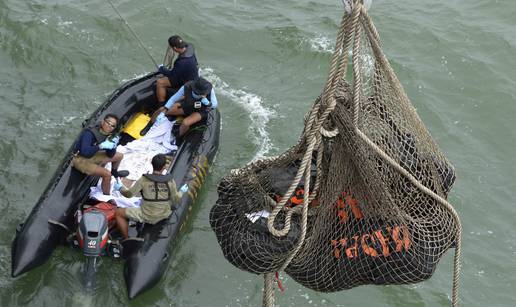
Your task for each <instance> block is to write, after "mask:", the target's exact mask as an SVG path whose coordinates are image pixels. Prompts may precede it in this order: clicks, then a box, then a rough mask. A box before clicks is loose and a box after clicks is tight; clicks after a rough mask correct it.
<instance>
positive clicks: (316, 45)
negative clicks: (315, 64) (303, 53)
mask: <svg viewBox="0 0 516 307" xmlns="http://www.w3.org/2000/svg"><path fill="white" fill-rule="evenodd" d="M310 47H311V48H312V50H313V51H317V52H324V53H333V49H334V48H335V43H334V42H333V40H331V39H329V38H328V37H326V36H323V35H319V36H317V37H314V38H312V39H310Z"/></svg>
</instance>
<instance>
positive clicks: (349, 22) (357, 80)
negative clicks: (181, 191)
mask: <svg viewBox="0 0 516 307" xmlns="http://www.w3.org/2000/svg"><path fill="white" fill-rule="evenodd" d="M361 2H362V1H361V0H354V2H353V10H352V14H351V16H348V15H346V14H344V16H343V18H342V21H341V27H340V29H339V33H338V35H337V41H336V45H335V50H334V53H333V56H332V60H331V64H330V71H329V74H328V79H327V82H326V85H325V88H324V92H323V95H322V99H320V100H317V101H316V102H315V103H314V105H313V107H312V110H311V111H310V112H309V116H308V120H307V121H306V123H305V130H304V135H303V136H302V137H301V138H300V143H301V142H303V141H305V142H306V144H305V145H307V149H306V151H305V153H304V155H303V159H302V162H301V165H300V167H299V169H298V172H297V174H296V176H295V178H294V180H293V181H292V184H291V186H290V187H289V189H288V190H287V192H286V193H285V194H284V195H283V197H282V199H281V200H280V202H279V203H276V202H274V200H272V199H269V203H270V204H271V206H273V210H272V213H271V215H270V216H269V219H268V224H267V226H268V229H269V231H270V232H271V234H273V235H274V236H278V237H281V236H285V235H287V234H288V232H289V230H290V226H291V218H292V215H293V214H294V213H296V212H299V211H300V209H301V210H302V217H301V234H300V237H299V240H298V242H297V243H296V246H295V248H294V249H293V251H292V252H291V254H290V255H289V257H288V258H287V260H286V261H285V262H284V263H283V265H282V267H281V269H280V270H284V269H285V268H286V267H287V266H288V265H289V264H290V262H291V261H292V259H293V258H294V257H295V255H296V254H297V253H298V251H299V250H300V249H301V247H302V246H303V244H304V240H305V238H306V227H307V220H308V208H309V204H310V203H311V201H312V200H313V199H314V198H315V197H316V195H317V193H318V188H319V182H320V175H321V165H322V149H323V148H322V146H321V136H325V137H334V136H336V135H337V134H338V129H334V130H333V131H328V130H326V129H325V128H324V127H322V125H323V123H324V122H325V120H326V119H327V117H328V115H329V114H330V113H331V112H332V111H333V110H334V108H335V105H336V101H335V98H334V97H335V90H336V86H337V83H338V80H339V78H343V77H345V75H346V70H347V64H348V63H347V59H348V56H347V54H348V50H349V49H350V47H351V42H352V41H353V42H354V44H353V56H352V61H353V63H358V61H359V48H360V27H359V26H358V23H359V22H360V17H361V16H362V17H364V18H363V19H362V22H363V24H364V26H365V27H366V28H368V30H369V32H367V35H368V36H369V39H370V41H372V42H373V44H372V45H373V46H372V47H373V48H376V49H377V50H379V49H380V46H379V35H378V32H377V30H376V28H375V27H374V24H373V22H372V20H371V18H370V16H369V15H368V13H367V11H366V9H365V8H364V7H363V5H362V3H361ZM349 26H351V29H352V31H354V33H352V32H351V33H352V34H351V35H345V33H346V31H345V29H346V28H347V27H349ZM353 38H354V40H353ZM379 54H381V55H382V56H381V62H382V63H383V62H386V61H387V60H386V58H385V56H384V55H383V53H382V52H379ZM339 59H340V62H339ZM387 63H388V62H387ZM384 66H386V67H387V68H388V69H389V77H391V78H394V79H395V81H396V82H393V84H396V85H397V84H399V81H398V80H397V78H396V75H395V74H394V72H393V71H392V68H391V67H390V66H389V65H384ZM361 75H362V74H361V71H360V67H359V65H353V77H354V83H353V125H354V126H355V132H356V133H357V135H358V136H359V137H360V138H361V139H362V140H363V141H364V142H365V143H366V144H367V145H368V146H369V147H371V148H372V149H373V150H374V151H375V152H376V153H378V155H379V156H380V157H381V158H382V159H384V160H385V161H386V162H387V163H388V164H389V165H391V166H392V167H393V168H394V169H396V170H397V171H398V172H399V173H400V174H401V175H403V176H404V177H406V178H407V179H408V180H409V181H410V182H411V183H412V184H414V185H415V186H416V187H418V188H419V189H420V190H421V191H423V192H424V193H425V194H426V195H428V196H430V197H432V198H433V199H434V200H436V201H437V202H438V203H439V204H441V205H442V206H443V207H444V208H445V209H446V210H448V211H449V212H450V213H451V215H452V216H453V218H454V220H455V223H456V224H457V230H456V240H457V242H456V249H455V257H454V278H453V289H452V306H457V302H458V287H459V277H460V254H461V233H462V225H461V223H460V219H459V216H458V214H457V212H456V211H455V209H454V208H453V207H452V206H451V204H449V203H448V202H447V201H446V200H445V199H443V198H442V197H440V196H439V195H437V194H436V193H434V192H433V191H431V190H430V189H428V188H427V187H425V186H424V185H422V184H421V183H420V182H419V181H418V180H417V179H416V178H414V177H413V176H412V175H411V174H410V173H409V172H408V171H407V170H405V169H404V168H403V167H401V166H400V165H399V164H398V163H397V162H396V161H395V160H394V159H392V158H391V157H390V156H388V155H387V154H386V153H385V152H384V151H383V150H382V149H381V148H379V147H378V146H377V145H376V144H375V143H374V142H372V141H371V140H370V139H369V138H368V137H367V135H365V134H364V133H363V132H362V131H361V130H360V129H359V128H358V127H359V123H358V119H359V110H360V101H361V100H360V95H361V93H362V88H361V84H362V79H361ZM399 92H400V93H403V94H405V92H404V91H403V90H402V89H399ZM407 99H408V98H407ZM320 109H323V110H324V111H323V113H322V114H321V115H320V116H317V114H318V113H319V111H320ZM298 145H299V144H298ZM315 148H318V154H317V170H318V171H317V179H316V184H315V187H314V193H312V195H309V190H310V180H311V177H310V174H311V160H312V156H313V150H314V149H315ZM303 175H304V176H305V188H304V198H303V205H302V206H301V208H299V206H298V207H295V208H292V209H287V214H286V217H285V226H284V227H283V228H282V229H276V228H275V227H274V221H275V219H276V217H277V215H278V213H279V212H280V211H281V210H283V209H284V206H285V204H286V202H287V200H288V199H289V197H290V195H292V193H293V192H294V190H295V188H296V187H297V186H298V185H299V182H300V181H301V178H302V176H303ZM269 198H270V197H269ZM263 306H274V276H273V273H267V274H265V275H264V294H263Z"/></svg>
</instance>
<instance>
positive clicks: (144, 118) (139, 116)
mask: <svg viewBox="0 0 516 307" xmlns="http://www.w3.org/2000/svg"><path fill="white" fill-rule="evenodd" d="M149 121H150V116H148V115H147V114H145V113H136V114H135V115H134V116H133V117H132V118H131V119H130V120H129V121H128V122H127V124H126V125H125V127H124V130H123V132H125V133H127V134H129V135H130V136H132V137H133V138H135V139H136V140H137V139H141V138H142V137H143V135H140V131H142V129H143V128H145V126H147V124H148V123H149Z"/></svg>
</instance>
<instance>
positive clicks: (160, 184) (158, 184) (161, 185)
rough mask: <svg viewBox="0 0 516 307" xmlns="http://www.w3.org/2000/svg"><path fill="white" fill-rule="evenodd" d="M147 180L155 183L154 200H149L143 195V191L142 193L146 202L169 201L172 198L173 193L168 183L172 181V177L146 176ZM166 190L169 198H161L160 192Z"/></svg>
mask: <svg viewBox="0 0 516 307" xmlns="http://www.w3.org/2000/svg"><path fill="white" fill-rule="evenodd" d="M143 176H145V177H146V178H147V179H149V180H150V181H152V182H153V183H154V191H155V194H154V198H147V197H145V195H143V191H141V194H142V198H143V200H145V201H150V202H153V201H169V200H170V197H171V191H170V186H169V185H168V182H169V181H170V180H171V176H170V174H169V175H155V174H144V175H143ZM160 190H161V191H163V190H166V191H167V198H159V193H158V192H159V191H160Z"/></svg>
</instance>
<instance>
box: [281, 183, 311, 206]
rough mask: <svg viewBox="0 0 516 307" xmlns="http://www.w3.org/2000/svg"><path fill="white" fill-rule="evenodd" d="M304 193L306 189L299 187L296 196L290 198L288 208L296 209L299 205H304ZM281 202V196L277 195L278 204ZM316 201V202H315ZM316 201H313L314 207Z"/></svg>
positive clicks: (295, 191) (295, 192)
mask: <svg viewBox="0 0 516 307" xmlns="http://www.w3.org/2000/svg"><path fill="white" fill-rule="evenodd" d="M304 193H305V189H304V188H302V187H297V188H296V189H295V190H294V194H293V195H292V196H290V198H289V199H288V200H287V203H286V204H287V206H289V207H295V206H298V205H302V204H303V201H304ZM280 200H281V196H280V195H277V194H276V202H279V201H280ZM314 201H315V200H314ZM314 201H312V205H315V204H314Z"/></svg>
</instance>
